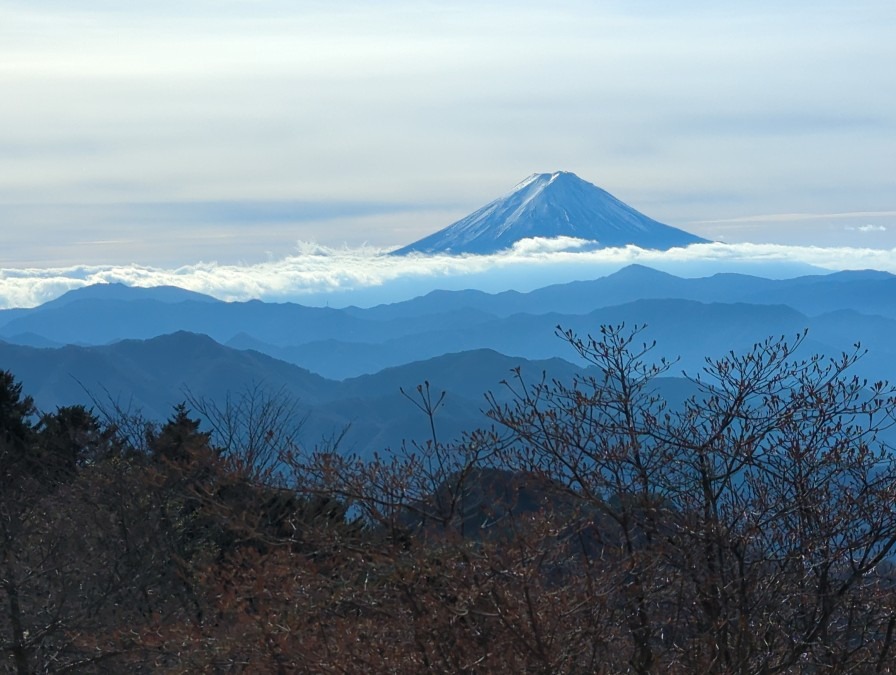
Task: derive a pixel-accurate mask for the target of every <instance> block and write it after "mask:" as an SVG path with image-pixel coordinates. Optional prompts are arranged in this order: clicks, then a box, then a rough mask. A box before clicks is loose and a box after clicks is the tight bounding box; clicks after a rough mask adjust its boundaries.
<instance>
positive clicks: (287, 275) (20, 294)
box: [0, 239, 896, 308]
mask: <svg viewBox="0 0 896 675" xmlns="http://www.w3.org/2000/svg"><path fill="white" fill-rule="evenodd" d="M581 248H582V242H580V241H578V240H573V239H567V240H563V241H557V240H539V239H529V240H523V241H521V242H518V243H517V245H516V246H514V247H513V248H512V249H509V250H507V251H504V252H501V253H497V254H494V255H489V256H474V255H470V256H449V255H432V256H429V255H411V256H403V257H398V256H390V255H388V253H387V251H386V250H384V249H381V248H373V247H364V248H342V249H333V248H327V247H324V246H320V245H316V244H303V245H302V246H301V247H300V250H299V251H298V252H297V254H296V255H293V256H288V257H285V258H282V259H278V260H269V261H265V262H261V263H257V264H250V265H227V264H218V263H200V264H194V265H184V266H179V267H175V268H165V267H152V266H143V265H97V266H75V267H67V268H56V269H47V268H30V269H28V268H26V269H13V268H8V269H3V270H0V307H4V308H9V307H30V306H35V305H38V304H41V303H43V302H46V301H48V300H51V299H53V298H55V297H57V296H59V295H61V294H62V293H64V292H65V291H68V290H72V289H75V288H79V287H82V286H87V285H90V284H97V283H113V282H118V283H124V284H127V285H132V286H144V287H149V286H160V285H173V286H179V287H182V288H186V289H189V290H193V291H197V292H201V293H206V294H209V295H212V296H214V297H217V298H219V299H223V300H231V301H240V300H248V299H252V298H258V299H262V300H268V301H295V302H299V303H305V304H313V305H323V304H331V305H333V306H345V305H349V304H358V305H371V304H376V303H380V302H392V301H398V300H402V299H406V298H410V297H414V296H417V295H420V294H423V293H425V292H427V291H429V290H434V289H436V288H447V289H452V288H453V289H462V288H470V287H476V288H481V289H483V290H487V291H493V292H496V291H500V290H505V289H510V288H515V289H518V290H529V289H533V288H536V287H539V286H544V285H547V284H550V283H559V282H565V281H571V280H575V279H589V278H596V277H599V276H603V275H605V274H609V273H611V272H613V271H615V270H618V269H620V268H622V267H624V266H626V265H629V264H635V263H637V264H643V265H648V266H651V267H654V268H657V269H661V270H665V271H668V272H671V273H675V274H679V275H682V276H704V275H707V274H712V273H716V272H719V271H743V272H747V273H760V274H766V275H769V276H794V275H796V274H800V273H810V272H817V271H819V270H823V269H828V270H833V269H868V268H873V269H878V270H886V271H890V272H893V273H896V249H889V250H888V249H873V248H858V247H826V248H825V247H813V246H784V245H777V244H724V243H709V244H697V245H692V246H689V247H686V248H679V249H672V250H669V251H654V250H644V249H640V248H637V247H634V246H628V247H625V248H609V249H597V250H581Z"/></svg>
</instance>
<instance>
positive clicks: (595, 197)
mask: <svg viewBox="0 0 896 675" xmlns="http://www.w3.org/2000/svg"><path fill="white" fill-rule="evenodd" d="M531 237H544V238H555V237H574V238H576V239H583V240H586V241H588V242H590V243H591V246H592V247H599V248H610V247H616V246H626V245H628V244H633V245H635V246H639V247H641V248H647V249H659V250H667V249H670V248H674V247H677V246H687V245H689V244H697V243H703V242H706V241H707V240H706V239H702V238H700V237H698V236H696V235H693V234H690V233H689V232H685V231H684V230H679V229H678V228H675V227H671V226H669V225H663V224H662V223H660V222H657V221H656V220H653V219H652V218H648V217H647V216H645V215H644V214H643V213H640V212H639V211H636V210H635V209H633V208H632V207H630V206H628V205H627V204H625V203H623V202H621V201H620V200H618V199H616V197H614V196H613V195H611V194H610V193H609V192H606V191H605V190H602V189H600V188H599V187H597V186H596V185H592V184H591V183H589V182H587V181H584V180H582V179H581V178H579V177H578V176H576V175H575V174H574V173H570V172H568V171H557V172H555V173H536V174H532V175H531V176H529V177H528V178H527V179H526V180H524V181H523V182H521V183H519V184H518V185H517V186H516V187H515V188H513V190H511V191H510V192H509V193H508V194H506V195H504V196H503V197H500V198H499V199H496V200H494V201H493V202H491V203H489V204H486V205H485V206H483V207H482V208H481V209H479V210H478V211H474V212H473V213H471V214H470V215H468V216H467V217H466V218H463V219H462V220H459V221H457V222H456V223H454V224H453V225H449V226H448V227H446V228H444V229H442V230H439V231H438V232H435V233H434V234H431V235H429V236H428V237H424V238H423V239H420V240H419V241H415V242H414V243H413V244H409V245H408V246H405V247H403V248H400V249H397V250H395V251H393V252H392V253H393V255H404V254H407V253H414V252H416V253H451V254H460V253H476V254H487V253H495V252H496V251H500V250H503V249H507V248H510V247H511V246H513V244H514V243H516V242H517V241H519V240H521V239H527V238H531Z"/></svg>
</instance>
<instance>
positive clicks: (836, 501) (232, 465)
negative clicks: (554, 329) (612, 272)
mask: <svg viewBox="0 0 896 675" xmlns="http://www.w3.org/2000/svg"><path fill="white" fill-rule="evenodd" d="M566 338H567V340H568V341H569V343H570V344H571V345H572V347H573V348H574V349H576V350H577V352H578V354H579V355H580V357H581V358H582V359H583V360H584V361H586V362H588V363H590V364H591V365H592V366H594V369H593V370H591V371H587V372H579V373H578V374H576V375H575V376H574V377H573V378H572V379H571V380H570V381H566V382H564V381H561V380H552V379H551V378H550V375H549V374H548V375H547V376H545V377H544V378H538V377H536V378H534V379H533V378H531V377H530V376H528V375H527V374H524V373H522V372H521V373H519V375H518V377H516V378H514V377H511V378H510V381H509V382H508V385H509V386H510V390H509V391H510V392H511V395H510V396H509V397H508V398H506V399H502V400H498V399H496V398H494V397H492V398H490V406H489V409H488V415H489V417H490V418H491V421H492V422H493V423H494V424H495V428H494V430H493V431H488V432H485V431H474V430H471V431H470V432H469V433H468V434H467V435H465V436H464V437H463V438H461V439H460V440H459V441H457V442H456V443H451V444H444V443H442V442H441V438H440V435H439V415H440V405H441V403H442V399H441V395H440V392H439V391H438V390H435V389H432V388H431V387H430V386H429V385H427V384H425V383H424V384H421V385H420V386H419V387H417V388H416V389H411V390H409V391H408V392H407V393H408V394H409V396H410V398H411V399H412V401H413V403H414V404H416V406H417V408H418V409H419V412H420V415H421V416H422V418H423V419H424V421H426V422H427V425H428V426H430V425H429V423H431V426H430V431H431V436H430V439H429V440H428V441H427V442H423V443H420V444H418V445H416V446H409V447H406V448H405V449H404V451H403V452H395V453H390V454H383V455H377V456H374V457H369V458H362V457H358V456H354V455H349V454H345V453H341V452H339V451H338V448H337V447H333V446H326V445H322V446H318V447H313V448H309V447H306V446H303V445H302V444H301V443H300V442H299V440H298V437H297V436H296V433H297V429H298V428H299V425H298V422H299V421H300V420H298V419H296V417H295V410H294V408H293V407H292V406H291V405H290V404H289V402H288V401H284V400H279V399H277V398H265V397H256V398H254V399H253V398H250V399H248V400H243V401H241V402H240V403H239V404H235V405H233V406H231V407H226V408H219V409H217V410H212V411H206V415H205V418H206V419H207V422H205V423H202V424H200V422H199V421H198V419H197V414H196V411H194V410H190V409H188V408H187V407H186V406H179V407H177V408H176V409H174V411H173V412H172V414H171V416H170V418H169V419H168V420H167V421H165V422H164V423H156V422H152V421H149V420H146V419H141V418H135V417H132V416H131V417H128V416H120V417H119V418H117V419H100V418H98V417H97V416H95V415H94V414H93V412H91V411H90V410H88V409H86V408H83V407H80V406H74V407H61V408H59V409H57V410H56V411H54V412H48V413H43V414H37V412H36V410H35V409H34V406H33V401H32V399H31V398H30V397H29V395H28V382H27V381H24V382H23V381H18V380H17V379H16V378H14V377H13V376H12V375H11V374H9V373H8V372H2V374H0V544H2V557H0V669H3V670H6V671H9V672H15V673H20V674H24V673H34V672H60V673H61V672H135V673H139V672H169V673H193V672H217V671H235V672H332V673H347V672H351V673H354V672H372V673H373V672H401V673H404V672H507V673H519V672H544V673H581V672H626V671H629V672H637V673H652V672H681V673H693V672H784V671H802V672H875V671H878V672H886V671H887V670H888V669H889V668H890V664H891V663H892V660H893V646H892V642H893V638H894V631H896V586H894V576H893V574H892V573H891V559H892V556H893V554H894V552H896V507H894V504H896V459H894V455H893V454H892V452H891V449H890V448H888V447H886V446H885V445H884V444H882V443H881V442H880V440H879V436H878V434H879V432H882V431H884V430H885V429H886V428H888V427H889V426H891V425H892V424H893V422H894V417H893V415H894V411H896V399H894V391H893V390H892V389H891V388H889V387H887V386H886V385H884V384H873V383H866V382H864V381H862V380H859V379H857V378H854V377H853V376H852V375H851V372H852V366H853V364H854V362H855V360H856V358H857V355H855V354H847V355H845V356H843V357H842V359H840V360H835V361H828V360H825V359H821V358H802V357H801V358H795V357H794V355H793V350H794V349H795V347H796V346H797V345H798V344H799V342H800V340H801V339H802V338H796V339H795V340H790V341H787V340H768V341H765V342H762V343H759V344H757V345H756V346H755V347H754V348H753V349H752V350H751V351H750V352H749V353H747V354H744V355H734V354H731V355H729V356H727V357H724V358H721V359H719V360H714V361H711V362H710V363H708V365H707V369H706V371H705V372H704V373H703V375H702V376H701V378H700V379H697V380H694V381H693V386H694V387H695V388H696V392H697V393H696V394H695V395H694V396H693V397H691V398H690V399H689V400H688V401H686V402H684V403H683V404H681V405H675V406H670V405H667V404H666V401H665V400H664V399H663V397H662V396H660V395H659V394H658V392H659V391H660V390H659V389H658V388H657V387H656V383H657V381H658V378H660V377H662V376H663V374H664V372H665V369H666V367H667V366H666V365H664V364H663V362H662V361H661V360H659V359H657V358H655V357H654V356H653V355H652V354H651V352H650V345H645V346H642V338H643V335H642V334H640V333H639V332H638V331H637V330H634V331H629V330H626V329H623V328H613V327H605V328H603V329H602V331H601V332H600V334H598V335H597V336H595V338H593V339H592V338H581V339H580V338H578V337H577V336H575V335H573V334H571V333H570V334H568V335H567V336H566ZM657 364H658V365H657Z"/></svg>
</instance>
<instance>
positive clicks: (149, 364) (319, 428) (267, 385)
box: [0, 332, 584, 453]
mask: <svg viewBox="0 0 896 675" xmlns="http://www.w3.org/2000/svg"><path fill="white" fill-rule="evenodd" d="M517 367H519V368H520V370H521V373H522V374H523V375H524V376H525V377H526V378H527V379H528V380H529V381H533V380H537V379H538V378H540V377H541V374H542V373H543V372H545V371H548V372H549V373H551V374H552V375H553V376H554V377H557V378H558V379H560V380H567V381H568V380H570V379H571V378H572V377H573V376H574V375H575V374H578V373H582V372H584V371H583V370H582V369H581V368H578V367H576V366H574V365H572V364H570V363H569V362H566V361H563V360H560V359H551V360H548V361H543V362H539V361H527V360H525V359H519V358H512V357H508V356H504V355H502V354H498V353H497V352H494V351H491V350H477V351H470V352H465V353H459V354H444V355H442V356H440V357H438V358H436V359H432V360H431V361H426V362H422V363H410V364H406V365H402V366H400V367H396V368H390V369H388V370H385V371H383V372H381V373H377V374H374V375H367V376H363V377H359V378H356V379H350V380H346V381H344V382H334V381H332V380H327V379H325V378H323V377H320V376H318V375H315V374H313V373H310V372H308V371H307V370H304V369H302V368H299V367H297V366H295V365H292V364H288V363H284V362H282V361H278V360H276V359H273V358H271V357H268V356H266V355H264V354H260V353H258V352H254V351H241V350H235V349H231V348H229V347H225V346H223V345H220V344H218V343H216V342H215V341H213V340H212V339H211V338H209V337H207V336H205V335H196V334H193V333H186V332H180V333H176V334H172V335H165V336H161V337H158V338H153V339H151V340H125V341H122V342H118V343H115V344H112V345H105V346H97V347H75V346H67V347H61V348H58V349H39V348H34V347H25V346H21V345H11V344H8V343H4V342H0V369H8V370H10V371H11V372H12V373H13V375H14V376H15V377H16V378H17V379H18V380H19V381H20V382H22V384H23V387H24V390H25V392H26V393H27V394H28V395H30V396H33V397H34V399H35V402H36V403H37V405H38V407H39V409H41V410H43V411H52V410H53V409H54V408H56V407H58V406H62V405H74V404H83V405H86V406H88V407H92V406H94V405H95V404H96V405H99V406H101V407H103V408H106V409H109V408H112V407H116V406H117V407H119V408H121V409H122V410H124V411H129V412H138V411H139V412H141V413H142V414H143V415H145V416H146V417H148V418H149V419H154V420H164V419H166V418H167V417H169V416H170V414H171V411H172V408H173V406H174V405H176V404H177V403H179V402H181V401H183V400H184V399H185V398H186V397H187V394H188V392H189V394H190V395H192V396H194V397H196V398H198V399H204V400H208V401H213V402H216V403H218V404H221V403H223V401H224V399H225V398H226V397H228V396H229V397H231V398H233V399H238V398H239V397H240V395H242V394H243V393H244V392H247V391H256V390H258V391H261V392H262V393H263V394H265V395H270V396H273V397H275V398H276V399H277V401H278V402H280V403H284V402H287V403H288V402H289V401H294V402H296V403H297V405H298V412H299V413H300V414H305V413H307V419H306V421H305V423H304V426H303V428H302V437H303V442H305V443H307V444H309V445H312V446H313V445H314V444H316V443H318V442H320V441H321V440H322V439H329V438H333V437H336V436H339V435H340V434H343V432H344V436H343V440H342V447H343V449H345V450H349V451H355V452H359V453H369V452H372V451H375V450H383V449H386V448H390V447H391V448H397V447H398V446H399V445H400V444H401V442H402V441H403V440H409V441H419V442H425V441H426V440H428V439H430V438H431V429H430V426H429V420H428V419H427V418H426V417H425V416H424V415H423V414H422V413H421V412H420V411H419V409H417V408H416V407H415V406H414V404H413V403H412V402H411V401H409V400H408V399H407V398H406V397H405V395H404V394H402V392H401V390H402V389H404V390H405V391H406V392H408V393H410V394H412V395H413V393H414V392H415V391H416V387H417V386H418V385H419V384H422V383H423V382H424V381H429V382H430V383H431V386H432V391H433V394H434V396H435V397H437V396H439V395H440V393H441V392H442V391H445V392H446V397H445V400H444V402H443V404H442V406H441V407H440V408H439V411H438V414H437V418H436V420H435V421H436V426H437V430H438V434H439V438H440V440H442V441H445V442H448V441H452V440H454V439H456V438H458V437H459V436H460V435H461V433H462V432H464V431H470V430H472V429H474V428H476V427H481V426H483V425H487V424H488V420H487V419H486V418H485V416H484V415H483V412H482V410H483V408H484V407H485V399H484V394H485V393H486V392H487V391H494V392H496V395H497V398H498V399H499V400H505V399H506V396H507V392H506V390H505V389H504V388H503V387H502V386H501V384H500V382H501V380H503V379H508V378H510V377H511V375H512V373H511V370H512V369H514V368H517ZM110 412H114V411H112V410H110Z"/></svg>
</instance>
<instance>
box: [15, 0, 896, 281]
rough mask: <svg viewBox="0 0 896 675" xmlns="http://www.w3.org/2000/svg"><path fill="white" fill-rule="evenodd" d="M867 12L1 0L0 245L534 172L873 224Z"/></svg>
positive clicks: (409, 213)
mask: <svg viewBox="0 0 896 675" xmlns="http://www.w3.org/2000/svg"><path fill="white" fill-rule="evenodd" d="M780 4H784V3H780ZM136 5H140V6H136ZM334 5H335V6H337V7H338V9H333V6H334ZM894 35H896V3H894V2H892V0H887V1H880V2H862V1H859V2H853V3H849V4H847V3H839V2H838V3H834V2H812V3H809V2H791V3H786V6H785V7H781V6H779V3H772V2H752V3H719V2H712V3H711V2H683V3H660V2H654V1H641V2H561V3H551V4H547V3H543V2H538V3H536V2H513V3H510V2H494V3H480V2H394V1H391V0H384V1H383V2H338V3H333V2H265V1H264V0H255V1H249V0H243V1H239V0H231V1H229V2H228V1H226V0H215V1H214V2H212V1H208V2H201V1H193V2H191V1H190V0H180V1H178V2H152V3H149V2H146V3H132V2H119V1H116V2H113V1H111V0H109V1H107V2H100V1H99V0H79V1H78V2H75V3H72V2H61V1H60V2H51V1H42V0H28V1H27V2H26V1H21V2H14V1H8V0H7V1H2V0H0V97H2V105H0V268H4V267H5V268H22V267H28V266H32V267H41V268H46V267H54V266H64V265H74V264H79V263H89V264H93V263H108V264H111V263H115V264H125V263H141V264H146V265H163V266H176V265H182V264H188V263H194V262H197V261H199V260H219V261H222V262H224V261H226V262H236V261H246V262H256V261H260V260H265V259H276V258H282V257H284V256H287V255H289V254H291V253H293V252H294V251H295V243H296V241H297V240H306V241H307V240H313V241H317V242H320V243H321V244H326V245H330V246H341V245H343V244H345V245H348V246H356V245H359V244H362V243H365V242H367V243H370V244H372V245H375V246H388V245H400V244H404V243H408V242H410V241H412V240H414V239H417V238H419V237H420V236H423V235H425V234H428V233H429V232H432V231H434V230H437V229H440V228H441V227H444V226H445V225H448V224H449V223H450V222H452V221H453V220H456V219H457V218H460V217H462V216H463V215H465V214H466V213H468V212H470V211H472V210H474V209H475V208H477V207H479V206H481V205H482V204H483V203H485V202H487V201H490V200H491V199H493V198H494V197H496V196H499V195H500V194H502V193H504V192H506V191H507V190H509V189H510V188H511V187H512V186H513V185H514V184H515V183H517V182H518V181H519V180H521V179H522V178H524V177H525V176H527V175H529V174H531V173H533V172H541V171H554V170H559V169H562V170H569V171H574V172H576V173H577V174H579V175H580V176H581V177H582V178H584V179H586V180H589V181H591V182H593V183H596V184H597V185H600V186H601V187H603V188H605V189H607V190H609V191H610V192H612V193H613V194H615V195H616V196H618V197H619V198H621V199H623V200H624V201H626V202H628V203H630V204H631V205H633V206H634V207H636V208H638V209H639V210H641V211H643V212H645V213H646V214H648V215H650V216H652V217H654V218H656V219H658V220H661V221H663V222H666V223H669V224H672V225H676V226H678V227H682V228H684V229H687V230H690V231H692V232H695V233H697V234H700V235H702V236H705V237H708V238H711V239H717V240H723V241H730V242H744V241H749V242H756V243H788V244H802V245H812V244H815V245H821V246H828V245H841V246H843V245H847V246H855V247H874V248H893V247H896V40H894V39H893V36H894Z"/></svg>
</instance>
